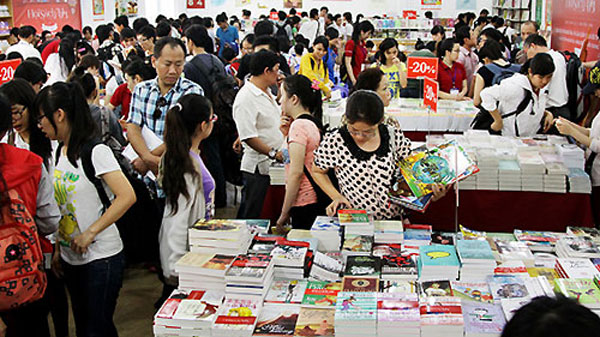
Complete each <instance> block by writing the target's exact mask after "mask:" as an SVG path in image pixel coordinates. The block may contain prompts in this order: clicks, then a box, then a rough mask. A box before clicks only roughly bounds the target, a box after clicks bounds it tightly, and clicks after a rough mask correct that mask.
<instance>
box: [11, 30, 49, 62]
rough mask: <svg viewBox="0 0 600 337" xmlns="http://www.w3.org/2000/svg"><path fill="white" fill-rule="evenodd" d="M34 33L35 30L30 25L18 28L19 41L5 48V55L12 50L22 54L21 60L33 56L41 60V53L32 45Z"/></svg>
mask: <svg viewBox="0 0 600 337" xmlns="http://www.w3.org/2000/svg"><path fill="white" fill-rule="evenodd" d="M35 33H36V30H35V28H34V27H32V26H23V27H21V28H19V42H18V43H16V44H14V45H12V46H10V47H9V48H8V49H7V50H6V55H8V54H10V53H12V52H17V53H19V54H21V56H23V60H27V59H28V58H30V57H35V58H37V59H39V60H40V61H41V60H42V55H41V54H40V52H39V51H38V50H37V49H35V47H34V46H33V45H32V43H33V41H34V40H35Z"/></svg>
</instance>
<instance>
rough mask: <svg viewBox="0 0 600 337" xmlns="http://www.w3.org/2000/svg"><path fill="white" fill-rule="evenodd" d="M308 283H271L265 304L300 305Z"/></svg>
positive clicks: (276, 281)
mask: <svg viewBox="0 0 600 337" xmlns="http://www.w3.org/2000/svg"><path fill="white" fill-rule="evenodd" d="M307 285H308V281H306V280H287V279H275V280H273V282H271V287H270V288H269V292H268V293H267V296H266V297H265V303H281V304H300V303H302V298H303V297H304V292H305V291H306V286H307Z"/></svg>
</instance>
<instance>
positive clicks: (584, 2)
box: [552, 0, 600, 61]
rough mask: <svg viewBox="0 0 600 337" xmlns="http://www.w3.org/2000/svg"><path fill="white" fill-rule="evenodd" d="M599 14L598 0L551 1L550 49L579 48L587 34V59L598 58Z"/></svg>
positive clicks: (599, 51) (599, 53) (599, 1)
mask: <svg viewBox="0 0 600 337" xmlns="http://www.w3.org/2000/svg"><path fill="white" fill-rule="evenodd" d="M599 14H600V0H564V1H552V49H554V50H570V51H575V50H576V49H577V50H579V49H581V47H582V41H583V40H584V39H585V38H586V36H589V44H588V47H587V51H588V54H587V60H588V61H592V60H596V59H598V56H599V55H600V46H599V44H598V37H597V34H596V32H597V31H598V26H600V23H599V21H598V15H599Z"/></svg>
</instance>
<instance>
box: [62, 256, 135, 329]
mask: <svg viewBox="0 0 600 337" xmlns="http://www.w3.org/2000/svg"><path fill="white" fill-rule="evenodd" d="M62 266H63V271H64V274H65V275H64V278H65V284H66V285H67V290H68V291H69V294H70V295H71V305H72V308H73V316H74V318H75V328H76V331H77V337H117V336H118V333H117V328H116V327H115V323H114V322H113V314H114V313H115V307H116V306H117V298H118V297H119V290H120V289H121V286H122V285H123V270H124V269H125V258H124V256H123V252H120V253H118V254H116V255H113V256H111V257H107V258H104V259H100V260H95V261H92V262H90V263H88V264H84V265H81V266H74V265H70V264H68V263H67V262H65V261H62Z"/></svg>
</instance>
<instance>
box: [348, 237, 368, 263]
mask: <svg viewBox="0 0 600 337" xmlns="http://www.w3.org/2000/svg"><path fill="white" fill-rule="evenodd" d="M372 251H373V235H361V234H348V233H345V234H344V244H343V245H342V256H343V257H344V260H347V259H348V257H349V256H370V255H371V253H372Z"/></svg>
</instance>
